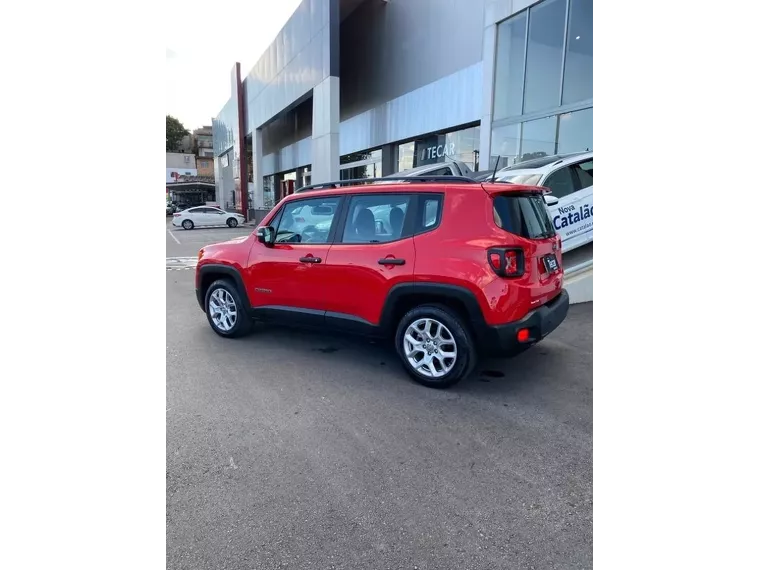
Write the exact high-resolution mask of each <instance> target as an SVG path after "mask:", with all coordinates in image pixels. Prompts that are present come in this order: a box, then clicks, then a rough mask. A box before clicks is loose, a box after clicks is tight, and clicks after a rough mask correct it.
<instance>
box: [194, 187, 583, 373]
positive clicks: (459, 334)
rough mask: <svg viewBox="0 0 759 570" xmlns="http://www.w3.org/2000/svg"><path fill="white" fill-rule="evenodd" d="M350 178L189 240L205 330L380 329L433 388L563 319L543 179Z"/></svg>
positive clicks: (556, 246)
mask: <svg viewBox="0 0 759 570" xmlns="http://www.w3.org/2000/svg"><path fill="white" fill-rule="evenodd" d="M361 182H364V183H366V182H372V183H371V184H368V185H367V184H364V185H356V183H357V181H344V182H330V183H327V184H323V185H314V186H309V187H306V188H302V189H301V190H299V191H298V192H296V193H295V194H292V195H290V196H288V197H287V198H285V199H284V200H282V201H281V202H280V203H279V204H278V205H277V207H276V208H275V209H274V210H272V211H271V212H269V214H268V215H267V216H266V217H265V218H264V219H263V221H262V222H261V224H260V225H259V226H258V228H257V229H256V231H255V232H254V233H253V234H252V235H250V236H248V237H247V238H240V239H236V240H232V241H229V242H225V243H219V244H215V245H210V246H207V247H205V248H203V249H201V250H200V252H199V258H198V266H197V270H196V275H195V286H196V291H197V298H198V303H200V306H201V307H202V308H203V310H204V311H205V313H206V316H207V317H208V322H209V323H210V325H211V328H213V330H214V331H215V332H216V333H217V334H219V335H221V336H224V337H236V336H240V335H243V334H245V333H247V332H248V331H249V330H250V329H251V327H252V325H253V322H254V321H258V320H260V321H274V322H279V323H285V324H294V325H304V326H310V327H314V328H317V329H332V330H339V331H345V332H349V333H357V334H365V335H370V336H379V337H392V338H394V339H395V349H396V351H397V352H398V356H399V357H400V359H401V362H402V363H403V366H404V367H405V368H406V370H407V371H408V372H409V374H410V375H411V377H412V378H413V379H414V380H416V381H417V382H419V383H421V384H424V385H426V386H432V387H437V388H444V387H448V386H451V385H452V384H454V383H456V382H457V381H459V380H461V379H462V378H464V377H465V376H467V375H468V374H469V373H470V372H471V371H472V369H473V368H474V366H475V362H476V357H477V353H480V354H501V355H509V354H516V353H518V352H521V351H522V350H524V349H526V348H527V347H529V346H531V345H533V344H535V343H536V342H538V341H540V340H541V339H542V338H544V337H545V336H546V335H547V334H548V333H550V332H551V331H553V330H554V329H555V328H556V327H557V326H559V324H560V323H561V322H562V321H563V320H564V318H565V317H566V314H567V309H568V307H569V297H568V295H567V293H566V291H565V290H563V289H562V280H563V275H564V272H563V269H562V263H561V245H560V239H559V237H558V236H557V235H556V233H555V231H554V228H553V225H552V224H551V220H550V219H549V217H548V214H547V211H546V205H545V202H544V199H543V193H544V192H547V190H546V189H544V188H538V187H535V186H520V185H516V184H508V183H495V184H491V183H481V182H475V181H474V180H472V179H469V178H463V177H453V176H446V177H443V178H440V177H437V178H435V177H418V178H408V179H406V180H392V181H390V182H389V181H388V180H383V181H382V183H381V184H377V183H375V182H377V181H376V180H369V181H361Z"/></svg>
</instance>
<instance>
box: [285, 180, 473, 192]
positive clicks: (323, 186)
mask: <svg viewBox="0 0 759 570" xmlns="http://www.w3.org/2000/svg"><path fill="white" fill-rule="evenodd" d="M376 182H383V183H385V184H395V183H396V182H465V183H467V184H480V183H479V182H477V181H476V180H474V179H473V178H468V177H466V176H398V177H390V176H388V177H386V178H352V179H350V180H335V181H334V182H322V183H321V184H310V185H308V186H303V187H301V188H298V189H297V190H296V191H295V193H296V194H298V193H300V192H310V191H312V190H326V189H335V188H338V187H340V186H359V185H361V184H371V183H376Z"/></svg>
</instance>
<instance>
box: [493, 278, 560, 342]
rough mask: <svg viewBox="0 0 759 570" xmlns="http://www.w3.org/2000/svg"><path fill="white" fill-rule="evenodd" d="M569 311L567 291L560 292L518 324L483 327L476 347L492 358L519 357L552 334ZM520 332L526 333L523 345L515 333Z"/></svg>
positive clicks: (517, 322)
mask: <svg viewBox="0 0 759 570" xmlns="http://www.w3.org/2000/svg"><path fill="white" fill-rule="evenodd" d="M568 310H569V294H568V293H567V291H566V289H562V290H561V293H559V294H558V295H557V296H556V297H555V298H553V299H551V300H550V301H549V302H548V303H546V304H545V305H543V306H542V307H538V308H537V309H535V310H534V311H530V312H529V313H527V315H525V316H524V318H522V319H520V320H518V321H514V322H513V323H508V324H505V325H495V326H486V327H485V330H483V331H482V333H481V334H480V335H479V337H480V338H479V339H478V341H479V342H478V344H479V347H480V349H481V351H482V352H484V353H486V354H489V355H493V356H495V355H504V356H508V355H513V354H518V353H520V352H522V351H524V350H526V349H527V348H529V347H530V346H532V345H533V344H535V343H537V342H539V341H541V340H543V339H544V338H545V337H546V336H548V335H549V334H550V333H551V332H552V331H554V330H555V329H556V327H558V326H559V325H560V324H561V323H562V321H563V320H564V319H565V318H566V316H567V311H568ZM521 329H527V330H528V331H529V337H528V339H527V341H526V342H519V341H518V340H517V332H518V331H519V330H521Z"/></svg>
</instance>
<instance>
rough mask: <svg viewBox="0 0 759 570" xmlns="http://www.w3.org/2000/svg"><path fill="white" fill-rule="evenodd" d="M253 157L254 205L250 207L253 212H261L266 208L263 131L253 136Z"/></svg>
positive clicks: (259, 130)
mask: <svg viewBox="0 0 759 570" xmlns="http://www.w3.org/2000/svg"><path fill="white" fill-rule="evenodd" d="M251 145H252V148H251V151H252V152H251V157H252V159H253V184H252V185H253V191H252V192H251V193H252V194H253V203H252V204H249V205H248V208H250V209H251V210H261V209H263V207H264V175H263V172H264V170H263V166H264V153H263V149H264V144H263V135H262V131H261V129H256V130H255V131H253V133H252V135H251Z"/></svg>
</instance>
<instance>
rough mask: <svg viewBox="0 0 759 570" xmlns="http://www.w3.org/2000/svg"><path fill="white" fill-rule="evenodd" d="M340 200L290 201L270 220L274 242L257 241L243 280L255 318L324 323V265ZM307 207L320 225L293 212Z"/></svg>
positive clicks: (251, 252)
mask: <svg viewBox="0 0 759 570" xmlns="http://www.w3.org/2000/svg"><path fill="white" fill-rule="evenodd" d="M339 204H340V197H339V196H330V197H326V198H311V199H305V200H294V201H292V202H288V203H287V204H285V205H284V207H283V210H282V212H281V213H278V214H277V215H276V216H275V218H274V219H273V221H272V224H271V225H272V226H275V230H276V237H275V243H274V245H273V246H272V247H267V246H265V245H264V244H263V243H260V242H258V241H256V242H255V243H254V245H253V247H252V248H251V251H250V257H249V260H248V268H247V270H246V275H245V280H246V283H247V287H246V288H247V289H248V294H249V296H250V301H251V305H252V306H253V307H254V314H255V315H256V316H258V317H263V318H265V317H274V318H277V319H278V320H281V321H287V320H293V321H295V322H298V323H300V324H315V325H320V324H323V319H324V311H325V310H326V308H325V288H324V282H325V275H324V267H325V261H326V259H327V254H328V252H329V249H330V245H329V241H330V235H331V233H333V232H332V231H331V230H332V225H333V223H334V222H335V214H336V213H337V211H338V206H339ZM304 205H308V206H310V208H309V211H310V212H314V214H315V215H314V217H315V218H316V216H318V222H317V223H315V224H309V221H310V220H308V219H306V220H304V219H303V218H301V217H296V216H294V215H293V211H295V210H298V209H299V208H300V209H301V210H302V209H303V206H304Z"/></svg>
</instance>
